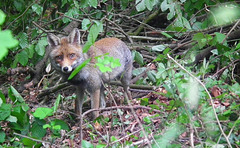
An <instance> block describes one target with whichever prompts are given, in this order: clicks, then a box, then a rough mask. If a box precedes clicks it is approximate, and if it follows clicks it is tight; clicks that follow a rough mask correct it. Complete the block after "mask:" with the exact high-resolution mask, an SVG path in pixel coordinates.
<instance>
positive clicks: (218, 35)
mask: <svg viewBox="0 0 240 148" xmlns="http://www.w3.org/2000/svg"><path fill="white" fill-rule="evenodd" d="M214 34H215V35H216V36H215V37H214V39H216V41H217V42H218V43H220V44H222V42H223V40H224V39H225V37H226V35H225V34H222V33H219V32H215V33H214ZM225 43H226V41H225ZM225 45H226V44H225Z"/></svg>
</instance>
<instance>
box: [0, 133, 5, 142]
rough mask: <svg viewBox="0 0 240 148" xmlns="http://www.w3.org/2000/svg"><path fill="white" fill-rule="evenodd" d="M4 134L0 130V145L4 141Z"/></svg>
mask: <svg viewBox="0 0 240 148" xmlns="http://www.w3.org/2000/svg"><path fill="white" fill-rule="evenodd" d="M5 138H6V134H5V133H4V131H2V130H0V143H3V142H4V141H5Z"/></svg>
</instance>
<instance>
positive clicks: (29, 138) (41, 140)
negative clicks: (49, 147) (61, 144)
mask: <svg viewBox="0 0 240 148" xmlns="http://www.w3.org/2000/svg"><path fill="white" fill-rule="evenodd" d="M13 134H14V135H17V136H20V137H23V138H27V139H30V140H32V141H36V142H40V143H46V144H51V143H50V142H47V141H42V140H38V139H34V138H32V137H28V136H25V135H22V134H18V133H13Z"/></svg>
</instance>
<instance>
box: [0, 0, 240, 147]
mask: <svg viewBox="0 0 240 148" xmlns="http://www.w3.org/2000/svg"><path fill="white" fill-rule="evenodd" d="M0 9H1V10H0V25H1V29H0V51H1V52H0V60H1V62H0V72H1V75H0V121H1V127H0V143H1V145H2V146H3V147H9V146H12V147H41V146H42V142H44V141H42V142H39V141H38V140H40V141H41V140H43V139H44V140H47V141H51V142H53V143H54V142H55V143H61V142H62V143H63V142H65V141H68V143H74V144H76V143H77V144H78V137H79V135H78V134H79V133H78V132H75V131H77V130H75V129H76V126H72V124H74V123H75V124H76V125H78V124H77V123H76V122H75V120H74V119H73V117H71V115H67V118H63V119H62V120H60V119H58V118H57V117H59V116H58V115H59V112H58V111H57V109H58V108H59V106H61V105H60V104H64V103H63V102H61V101H60V100H61V99H63V98H62V97H61V96H58V97H57V100H56V101H55V104H54V107H39V102H38V101H36V103H35V104H37V107H35V108H34V107H32V106H33V105H32V104H34V103H32V101H33V100H34V99H36V95H37V94H38V93H39V92H38V91H39V89H41V88H48V87H50V86H51V85H52V83H55V81H54V82H52V80H51V81H48V79H47V78H49V77H50V75H51V74H49V75H45V76H44V77H43V78H42V79H41V82H39V84H38V87H37V88H33V87H29V88H28V89H25V90H24V91H23V92H22V91H18V90H17V89H16V88H17V87H15V86H14V87H13V86H12V85H8V86H7V87H5V84H6V83H10V81H11V84H14V83H15V85H17V84H19V82H20V81H23V79H24V80H30V82H31V80H32V79H31V77H32V73H31V72H29V73H27V74H26V76H25V77H24V78H22V75H21V74H19V73H18V72H17V73H14V74H11V75H10V76H9V71H11V69H10V68H13V69H14V68H16V67H17V68H21V67H27V68H29V69H31V70H32V69H34V68H36V67H35V66H36V65H37V63H38V62H39V61H40V60H42V59H44V56H45V54H46V53H47V52H46V48H47V38H46V36H47V33H49V32H51V33H56V34H58V33H59V34H61V35H65V33H63V32H61V30H62V29H63V28H65V27H66V26H67V25H69V24H70V23H71V22H72V21H74V20H75V21H76V22H81V23H80V27H78V28H81V33H83V34H82V39H83V40H87V41H86V43H85V45H84V47H83V49H84V52H87V51H88V50H89V48H90V47H92V48H94V43H95V41H96V40H97V39H98V38H102V37H107V36H116V37H120V38H121V36H119V34H121V35H122V34H123V35H124V36H125V37H127V38H128V39H129V41H131V39H132V40H133V41H134V43H136V44H137V45H139V46H138V47H137V48H135V47H134V46H136V45H135V44H132V45H129V47H130V48H132V49H133V51H132V55H133V59H134V70H133V76H134V79H135V78H138V77H139V76H140V77H139V78H138V79H136V82H135V85H137V86H138V85H140V86H142V85H144V86H154V88H155V89H154V90H153V91H151V92H150V93H148V94H145V95H144V96H143V97H142V96H140V97H139V96H137V97H136V99H133V100H130V102H131V103H132V104H136V105H139V106H141V107H145V108H144V109H141V108H140V109H139V108H138V109H136V108H135V109H134V111H135V112H136V114H137V115H138V118H139V120H140V123H139V122H137V121H136V118H135V117H134V115H133V113H132V112H130V111H128V110H127V111H125V109H117V111H111V112H110V113H109V114H110V115H109V114H107V115H105V114H104V118H101V117H99V118H97V119H96V120H95V121H94V122H90V121H89V120H87V118H86V119H85V118H84V119H85V120H84V122H85V123H86V124H84V126H82V127H83V130H84V135H85V137H83V139H84V140H83V141H82V145H81V146H82V147H106V146H109V147H144V146H146V145H147V144H146V143H147V142H148V141H147V142H146V143H145V140H149V141H150V142H151V144H152V145H151V146H152V147H190V146H192V147H194V146H195V147H227V146H228V147H230V146H232V147H239V145H240V141H239V139H240V138H239V137H240V135H239V127H240V126H239V125H240V119H239V110H240V105H239V96H240V91H239V87H240V86H239V82H240V79H239V59H240V57H239V49H240V43H239V37H237V38H234V33H233V34H232V32H234V31H236V34H239V33H238V32H237V31H238V27H239V24H238V19H239V18H240V16H239V14H240V13H239V10H240V9H239V5H238V4H237V3H236V2H234V1H233V2H232V3H231V2H230V1H229V2H225V1H223V0H219V1H209V0H201V1H200V0H199V1H196V0H191V1H186V0H177V1H173V0H162V1H159V0H136V1H129V0H113V1H106V0H84V1H76V0H61V1H55V0H53V1H52V0H45V1H41V0H40V1H37V2H35V1H32V0H30V1H23V0H18V1H8V0H2V1H1V4H0ZM3 12H4V13H3ZM141 28H142V30H141ZM231 28H232V29H231ZM138 29H140V30H141V31H140V33H138V34H137V36H131V34H133V32H134V31H135V30H138ZM140 35H141V36H140ZM143 35H146V36H147V37H145V36H143ZM13 36H14V37H15V38H16V39H14V37H13ZM123 40H124V39H123ZM125 42H127V40H126V41H125ZM134 49H136V50H134ZM206 49H210V51H209V53H210V54H205V53H203V51H205V50H206ZM7 53H8V54H7ZM169 55H170V56H172V57H174V58H173V59H171V58H169ZM198 55H200V56H198ZM206 55H207V56H206ZM95 59H96V61H97V63H96V65H95V66H96V67H97V68H99V69H100V70H101V71H102V72H109V71H112V70H114V68H115V67H117V66H119V59H115V58H114V57H109V56H108V55H107V54H106V55H102V56H101V57H95ZM95 59H94V60H95ZM198 59H200V60H198ZM90 60H92V59H88V60H86V61H85V62H83V63H82V64H81V65H79V66H78V67H77V68H76V69H75V71H74V72H73V73H72V74H71V75H70V77H69V78H68V79H69V80H70V79H72V78H73V77H74V76H75V75H76V74H77V73H78V72H79V71H81V69H82V68H83V67H84V66H85V65H86V64H88V63H89V62H90ZM174 60H175V61H176V62H177V63H176V62H174ZM194 61H196V62H194ZM192 62H193V64H189V63H192ZM186 65H187V66H186ZM182 66H184V67H182ZM43 69H44V68H43ZM190 74H191V75H190ZM46 77H47V78H46ZM15 78H16V80H15V81H14V79H15ZM55 79H56V78H55ZM17 80H20V81H17ZM197 80H199V81H201V82H202V84H204V85H200V84H199V81H197ZM16 81H17V82H16ZM2 82H3V83H2ZM2 88H3V89H2ZM36 90H38V91H36ZM26 91H27V92H29V93H26ZM135 91H136V90H135ZM141 92H144V90H142V91H141ZM146 92H148V91H146ZM133 93H134V92H133ZM66 94H68V93H66ZM106 94H107V95H108V97H109V96H116V98H121V97H122V96H123V95H122V93H121V92H118V91H115V90H114V89H112V88H111V89H109V91H107V93H106ZM112 94H114V95H112ZM209 94H210V95H209ZM33 98H34V99H33ZM69 98H71V99H70V100H72V97H66V98H64V101H68V99H69ZM109 104H112V103H109ZM48 105H49V104H48ZM117 105H118V104H117ZM117 105H115V106H117ZM29 106H31V107H29ZM35 106H36V105H35ZM49 106H50V105H49ZM62 106H64V109H65V108H67V107H69V106H71V105H69V104H64V105H62ZM70 108H71V107H70ZM116 108H117V107H116ZM60 114H61V115H62V114H64V115H65V114H66V113H65V111H63V112H61V113H60ZM68 118H70V119H69V120H70V121H69V124H66V122H68V121H66V120H68ZM72 121H73V122H74V123H72ZM69 125H70V126H72V127H71V129H72V131H71V132H68V131H69V130H70V128H69ZM140 125H141V126H140ZM78 126H79V125H78ZM139 129H140V130H139ZM63 131H65V132H67V133H66V134H65V135H64V134H62V133H61V132H63ZM116 131H117V132H116ZM74 132H75V133H74ZM14 133H15V134H14ZM63 133H64V132H63ZM118 133H119V134H118ZM61 134H62V135H61ZM63 135H64V136H63ZM144 135H151V137H145V136H144ZM192 135H193V137H191V136H192ZM60 136H63V137H61V138H59V137H60ZM63 138H68V139H66V140H62V139H63ZM147 138H148V139H147ZM181 138H182V139H184V140H182V139H181ZM59 139H61V142H59V141H58V140H59ZM186 139H187V140H188V141H190V144H189V143H184V141H186ZM191 140H192V141H191ZM139 143H140V144H139ZM169 143H171V145H168V144H169ZM74 144H73V145H67V144H66V145H67V146H69V147H74V146H75V147H80V146H79V145H77V144H76V145H74ZM191 144H192V145H191ZM61 146H63V147H64V146H65V145H61ZM67 146H66V147H67Z"/></svg>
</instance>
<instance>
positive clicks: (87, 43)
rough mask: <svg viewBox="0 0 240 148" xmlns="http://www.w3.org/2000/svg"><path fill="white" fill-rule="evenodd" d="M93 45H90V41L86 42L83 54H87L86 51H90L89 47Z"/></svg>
mask: <svg viewBox="0 0 240 148" xmlns="http://www.w3.org/2000/svg"><path fill="white" fill-rule="evenodd" d="M92 45H93V43H91V42H90V41H87V42H86V44H85V45H84V46H83V53H86V52H88V50H89V49H90V47H91V46H92Z"/></svg>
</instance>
